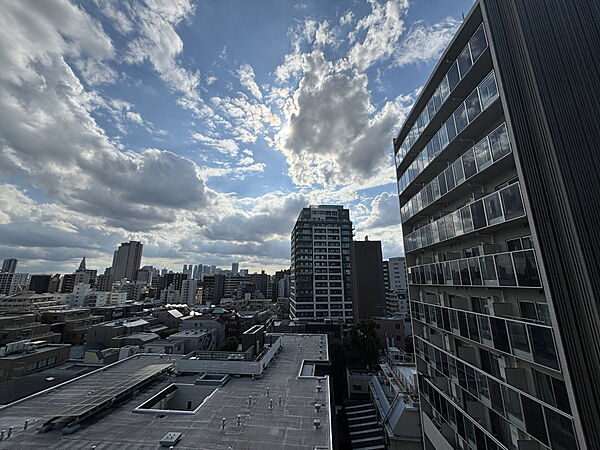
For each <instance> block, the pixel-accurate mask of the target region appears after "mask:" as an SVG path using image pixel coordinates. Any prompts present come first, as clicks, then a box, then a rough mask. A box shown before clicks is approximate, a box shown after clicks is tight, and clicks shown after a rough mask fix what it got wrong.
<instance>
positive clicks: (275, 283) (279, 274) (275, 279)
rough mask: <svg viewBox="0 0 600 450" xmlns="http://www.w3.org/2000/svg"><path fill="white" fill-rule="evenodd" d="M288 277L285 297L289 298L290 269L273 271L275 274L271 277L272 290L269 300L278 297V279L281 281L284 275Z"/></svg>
mask: <svg viewBox="0 0 600 450" xmlns="http://www.w3.org/2000/svg"><path fill="white" fill-rule="evenodd" d="M286 276H287V278H288V292H287V298H289V296H290V295H289V279H290V270H289V269H285V270H278V271H277V272H275V275H273V276H272V277H271V279H272V281H273V285H272V292H271V300H273V301H276V300H277V298H279V292H278V291H279V281H281V280H282V279H283V278H284V277H286Z"/></svg>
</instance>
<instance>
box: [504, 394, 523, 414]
mask: <svg viewBox="0 0 600 450" xmlns="http://www.w3.org/2000/svg"><path fill="white" fill-rule="evenodd" d="M502 393H503V394H504V395H503V397H504V406H505V408H506V413H507V414H510V415H512V416H513V418H516V419H517V420H519V421H523V411H522V409H521V400H520V399H519V397H520V395H519V393H518V392H516V391H513V390H512V389H510V388H507V387H506V386H502Z"/></svg>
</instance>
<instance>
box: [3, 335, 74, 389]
mask: <svg viewBox="0 0 600 450" xmlns="http://www.w3.org/2000/svg"><path fill="white" fill-rule="evenodd" d="M70 353H71V346H70V345H69V344H46V343H45V342H43V341H37V342H31V341H20V342H14V343H11V344H8V345H6V346H4V347H2V348H0V382H4V381H7V380H9V379H10V378H15V377H21V376H25V375H29V374H30V373H33V372H38V371H40V370H44V369H46V368H48V367H52V366H56V365H59V364H63V363H65V362H66V361H67V359H69V354H70Z"/></svg>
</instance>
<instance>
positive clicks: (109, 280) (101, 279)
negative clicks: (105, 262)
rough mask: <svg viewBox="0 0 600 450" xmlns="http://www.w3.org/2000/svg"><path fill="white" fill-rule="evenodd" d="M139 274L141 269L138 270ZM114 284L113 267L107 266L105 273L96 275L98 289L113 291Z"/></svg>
mask: <svg viewBox="0 0 600 450" xmlns="http://www.w3.org/2000/svg"><path fill="white" fill-rule="evenodd" d="M138 274H139V271H138ZM112 285H113V277H112V275H111V268H110V267H107V268H106V269H105V270H104V273H103V274H100V275H98V276H96V284H95V287H96V290H98V291H111V290H112Z"/></svg>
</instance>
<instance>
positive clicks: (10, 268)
mask: <svg viewBox="0 0 600 450" xmlns="http://www.w3.org/2000/svg"><path fill="white" fill-rule="evenodd" d="M18 262H19V260H17V259H14V258H8V259H5V260H4V261H2V271H1V272H2V273H15V272H16V271H17V263H18Z"/></svg>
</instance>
